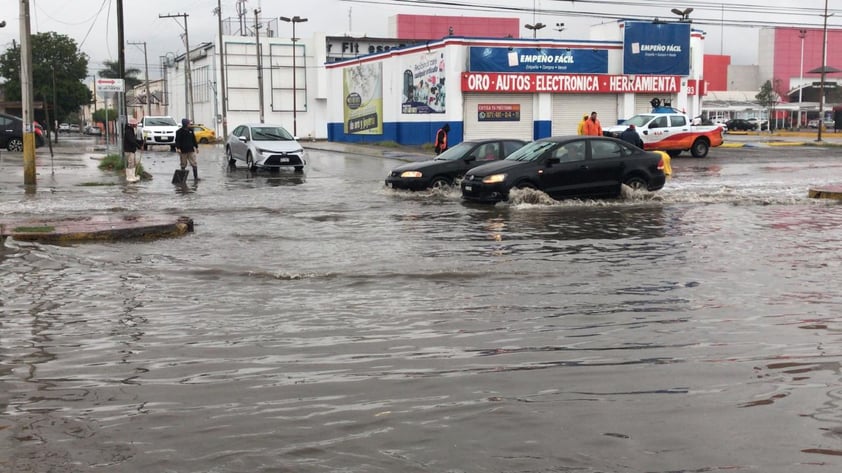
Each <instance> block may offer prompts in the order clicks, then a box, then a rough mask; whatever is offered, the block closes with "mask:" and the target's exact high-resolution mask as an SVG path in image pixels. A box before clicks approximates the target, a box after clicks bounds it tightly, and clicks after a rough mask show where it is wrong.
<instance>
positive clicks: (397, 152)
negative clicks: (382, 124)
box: [299, 140, 436, 161]
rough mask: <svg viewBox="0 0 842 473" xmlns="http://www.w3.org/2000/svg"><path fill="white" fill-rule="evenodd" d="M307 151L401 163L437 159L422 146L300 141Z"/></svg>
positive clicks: (431, 151) (430, 151)
mask: <svg viewBox="0 0 842 473" xmlns="http://www.w3.org/2000/svg"><path fill="white" fill-rule="evenodd" d="M299 143H301V146H303V147H304V148H305V149H313V150H319V151H333V152H336V153H343V154H356V155H359V156H374V157H380V158H386V159H397V160H401V161H426V160H428V159H433V158H435V157H436V155H435V153H434V152H433V150H429V151H427V150H425V149H424V148H422V147H421V146H407V145H399V144H396V143H388V144H380V143H341V142H334V141H326V140H316V141H303V140H302V141H299Z"/></svg>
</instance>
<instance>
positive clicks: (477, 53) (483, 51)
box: [468, 47, 608, 74]
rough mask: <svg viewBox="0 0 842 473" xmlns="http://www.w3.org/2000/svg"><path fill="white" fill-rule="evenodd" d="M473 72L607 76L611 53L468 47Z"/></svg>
mask: <svg viewBox="0 0 842 473" xmlns="http://www.w3.org/2000/svg"><path fill="white" fill-rule="evenodd" d="M469 49H470V51H469V56H470V62H469V65H468V70H469V71H471V72H533V73H537V72H542V73H557V74H564V73H566V74H573V73H579V74H588V73H590V74H605V73H607V72H608V50H606V49H572V48H486V47H472V48H469Z"/></svg>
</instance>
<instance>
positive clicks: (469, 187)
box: [465, 186, 473, 192]
mask: <svg viewBox="0 0 842 473" xmlns="http://www.w3.org/2000/svg"><path fill="white" fill-rule="evenodd" d="M465 190H466V191H468V192H471V191H472V190H473V189H472V188H471V186H465Z"/></svg>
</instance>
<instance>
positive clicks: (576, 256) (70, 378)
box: [0, 147, 842, 473]
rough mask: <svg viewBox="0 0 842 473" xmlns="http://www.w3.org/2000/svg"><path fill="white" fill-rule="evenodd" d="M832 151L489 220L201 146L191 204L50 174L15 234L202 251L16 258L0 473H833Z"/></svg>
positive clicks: (3, 319)
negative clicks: (132, 227) (69, 230)
mask: <svg viewBox="0 0 842 473" xmlns="http://www.w3.org/2000/svg"><path fill="white" fill-rule="evenodd" d="M839 149H840V148H829V149H817V148H812V147H792V148H785V149H781V148H779V149H769V148H764V149H759V148H758V149H747V148H745V149H716V150H713V151H711V157H710V158H708V159H693V158H688V157H681V158H677V159H674V160H673V161H672V163H673V171H674V177H673V178H672V179H671V180H669V181H668V182H667V185H666V186H665V188H664V189H663V190H662V191H659V192H657V193H654V194H641V195H627V196H626V197H625V198H624V199H620V200H605V201H588V202H581V201H570V202H551V201H548V200H547V199H546V198H543V197H542V196H541V195H536V194H520V195H517V196H515V198H514V199H513V201H512V202H511V203H509V204H502V205H497V206H492V207H489V206H479V205H470V204H465V203H463V202H461V199H460V196H459V193H458V191H453V192H450V193H448V192H436V193H432V192H421V193H410V192H396V191H391V190H388V189H386V188H384V186H383V179H384V178H385V176H386V174H387V172H388V171H389V170H390V169H391V168H392V167H394V166H397V165H398V164H400V161H397V160H391V159H383V158H379V157H377V158H375V157H370V156H364V155H355V154H340V153H336V152H332V151H327V150H318V149H311V150H308V159H309V165H308V168H307V170H306V171H305V173H304V174H303V175H302V174H294V173H291V172H281V173H278V174H271V173H267V172H259V173H252V172H249V171H247V170H246V169H245V168H243V167H242V166H241V167H239V168H237V169H235V170H231V169H228V168H227V165H226V161H225V160H224V158H223V156H222V150H221V148H214V147H203V148H202V149H201V152H200V154H199V161H200V177H202V180H201V181H199V182H198V183H193V182H192V180H189V181H188V185H187V186H186V187H177V186H173V185H172V184H171V183H170V179H171V176H172V172H173V169H175V167H176V163H177V157H176V155H174V154H172V153H168V152H164V151H163V150H160V151H154V152H147V153H145V154H144V157H143V165H144V167H145V168H146V170H147V171H148V172H150V173H152V174H153V175H154V179H153V180H152V181H144V182H142V183H140V184H137V185H130V186H128V187H127V186H126V185H125V184H124V183H122V182H121V181H120V180H119V179H110V178H108V177H103V178H102V179H100V180H101V181H103V182H106V181H108V182H111V181H113V182H114V183H115V185H99V186H92V185H75V184H74V185H67V184H66V182H67V181H68V180H73V179H78V180H79V181H80V183H84V182H87V181H90V179H86V178H82V177H76V176H78V175H82V174H84V173H83V172H82V171H80V170H78V169H70V170H68V167H72V166H79V165H80V164H79V163H80V161H79V160H76V163H77V164H75V165H73V164H67V163H64V162H62V163H60V165H59V166H60V167H59V169H58V170H57V171H56V173H55V176H52V175H51V174H50V170H49V167H43V166H42V167H41V168H40V169H39V173H40V174H39V186H38V190H37V192H35V193H32V194H25V193H24V192H23V189H22V186H20V185H17V186H11V185H6V184H4V186H3V187H2V188H0V218H1V217H19V216H27V215H40V216H43V215H55V216H74V215H76V216H81V215H91V214H102V213H115V212H118V213H137V214H147V213H155V214H167V215H186V216H189V217H191V218H193V219H194V222H195V233H193V234H189V235H187V236H185V237H181V238H174V239H164V240H156V241H127V242H105V243H84V244H74V245H67V246H57V245H46V244H44V245H42V244H37V243H24V242H17V241H14V240H8V241H7V242H6V244H5V248H0V284H2V289H0V472H15V473H18V472H38V473H42V472H62V473H65V472H72V473H76V472H89V471H96V472H121V473H122V472H179V473H181V472H197V473H198V472H244V473H245V472H297V473H298V472H302V473H317V472H318V473H321V472H345V473H368V472H384V473H385V472H390V473H391V472H402V473H411V472H419V473H420V472H424V473H433V472H435V473H444V472H448V473H462V472H465V473H480V472H501V473H502V472H518V473H525V472H534V473H539V472H540V473H545V472H568V471H569V472H630V473H631V472H664V473H665V472H688V473H689V472H708V471H711V472H713V471H741V472H742V471H745V472H763V473H770V472H772V473H777V472H780V473H789V472H838V471H840V466H842V364H840V363H842V343H841V342H842V311H840V307H842V292H840V290H839V286H840V283H842V275H840V269H842V231H840V226H842V206H840V205H839V204H838V203H837V202H835V201H830V200H814V199H809V198H807V189H808V188H809V187H811V186H820V185H823V184H825V185H826V184H842V160H840V158H839ZM39 153H40V151H39ZM8 159H9V158H8V154H4V162H3V165H2V167H0V172H3V173H5V174H7V175H8V174H9V173H14V172H18V173H19V175H22V174H21V173H20V170H19V169H15V170H14V171H13V170H11V169H12V168H11V165H10V164H9V161H8ZM85 159H87V158H85ZM88 161H90V162H87V161H85V162H81V166H82V167H83V168H84V167H86V166H87V167H90V168H95V166H96V162H95V161H93V160H88ZM62 166H64V167H62ZM67 174H70V175H72V176H74V177H72V178H65V177H63V175H67ZM88 174H90V175H96V172H90V173H88ZM103 176H106V175H105V174H103ZM3 179H4V180H3V182H4V183H5V182H12V181H14V182H18V183H20V182H22V178H21V179H15V178H9V177H8V176H7V177H4V178H3ZM109 179H110V180H109ZM526 192H528V191H526Z"/></svg>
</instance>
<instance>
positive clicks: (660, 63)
mask: <svg viewBox="0 0 842 473" xmlns="http://www.w3.org/2000/svg"><path fill="white" fill-rule="evenodd" d="M623 73H624V74H664V75H677V76H687V75H689V74H690V24H689V23H651V22H645V21H627V22H626V23H625V33H624V37H623Z"/></svg>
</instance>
